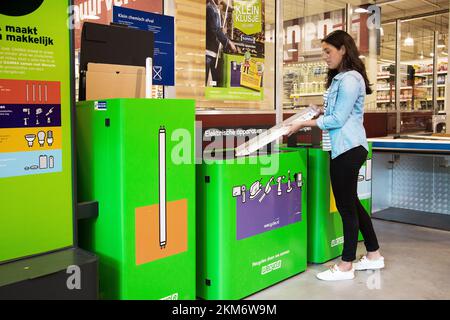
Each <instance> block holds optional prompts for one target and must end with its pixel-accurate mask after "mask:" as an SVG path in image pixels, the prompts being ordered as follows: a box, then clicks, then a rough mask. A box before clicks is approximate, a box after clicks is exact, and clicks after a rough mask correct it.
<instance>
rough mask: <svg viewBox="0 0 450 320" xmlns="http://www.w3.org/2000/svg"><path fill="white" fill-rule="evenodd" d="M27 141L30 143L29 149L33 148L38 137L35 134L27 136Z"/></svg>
mask: <svg viewBox="0 0 450 320" xmlns="http://www.w3.org/2000/svg"><path fill="white" fill-rule="evenodd" d="M25 139H26V140H27V141H28V147H30V148H31V147H32V146H33V142H34V139H36V135H35V134H27V135H25Z"/></svg>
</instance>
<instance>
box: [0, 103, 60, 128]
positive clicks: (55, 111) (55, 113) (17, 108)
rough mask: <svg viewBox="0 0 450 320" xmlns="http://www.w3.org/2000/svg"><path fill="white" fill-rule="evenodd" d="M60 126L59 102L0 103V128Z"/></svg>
mask: <svg viewBox="0 0 450 320" xmlns="http://www.w3.org/2000/svg"><path fill="white" fill-rule="evenodd" d="M60 126H61V105H60V104H52V105H49V104H39V105H37V104H1V105H0V128H28V127H30V128H33V127H60Z"/></svg>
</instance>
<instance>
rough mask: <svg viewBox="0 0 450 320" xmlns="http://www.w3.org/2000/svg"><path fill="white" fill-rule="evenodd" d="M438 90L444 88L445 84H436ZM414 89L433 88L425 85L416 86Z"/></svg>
mask: <svg viewBox="0 0 450 320" xmlns="http://www.w3.org/2000/svg"><path fill="white" fill-rule="evenodd" d="M437 87H438V88H445V87H446V85H445V84H438V85H437ZM416 88H433V86H432V85H427V86H416Z"/></svg>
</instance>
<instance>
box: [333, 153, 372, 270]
mask: <svg viewBox="0 0 450 320" xmlns="http://www.w3.org/2000/svg"><path fill="white" fill-rule="evenodd" d="M366 158H367V150H366V149H365V148H364V147H363V146H359V147H356V148H353V149H350V150H348V151H347V152H344V153H343V154H341V155H339V156H338V157H336V158H335V159H331V161H330V178H331V186H332V188H333V193H334V197H335V199H336V207H337V209H338V210H339V214H340V215H341V218H342V224H343V228H344V250H343V251H342V260H343V261H347V262H351V261H353V260H355V259H356V247H357V245H358V231H359V230H361V233H362V235H363V237H364V244H365V246H366V249H367V251H369V252H373V251H377V250H378V249H379V245H378V240H377V236H376V234H375V231H374V229H373V225H372V220H371V219H370V217H369V215H368V214H367V211H366V210H365V209H364V207H363V206H362V204H361V202H360V201H359V199H358V175H359V169H360V168H361V166H362V165H363V164H364V162H365V161H366Z"/></svg>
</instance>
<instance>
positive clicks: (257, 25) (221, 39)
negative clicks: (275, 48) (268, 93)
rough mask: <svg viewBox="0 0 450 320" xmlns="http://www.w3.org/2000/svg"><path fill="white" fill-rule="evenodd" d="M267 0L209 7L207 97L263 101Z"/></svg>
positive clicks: (230, 0) (234, 1)
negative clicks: (265, 0) (265, 9)
mask: <svg viewBox="0 0 450 320" xmlns="http://www.w3.org/2000/svg"><path fill="white" fill-rule="evenodd" d="M264 29H265V27H264V0H228V1H222V2H220V4H219V1H217V0H210V1H208V3H207V5H206V57H205V64H206V67H205V70H206V73H205V79H206V80H205V84H206V90H205V94H206V98H207V99H210V100H247V101H248V100H262V99H263V97H264V92H263V79H264V41H265V36H264Z"/></svg>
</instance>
